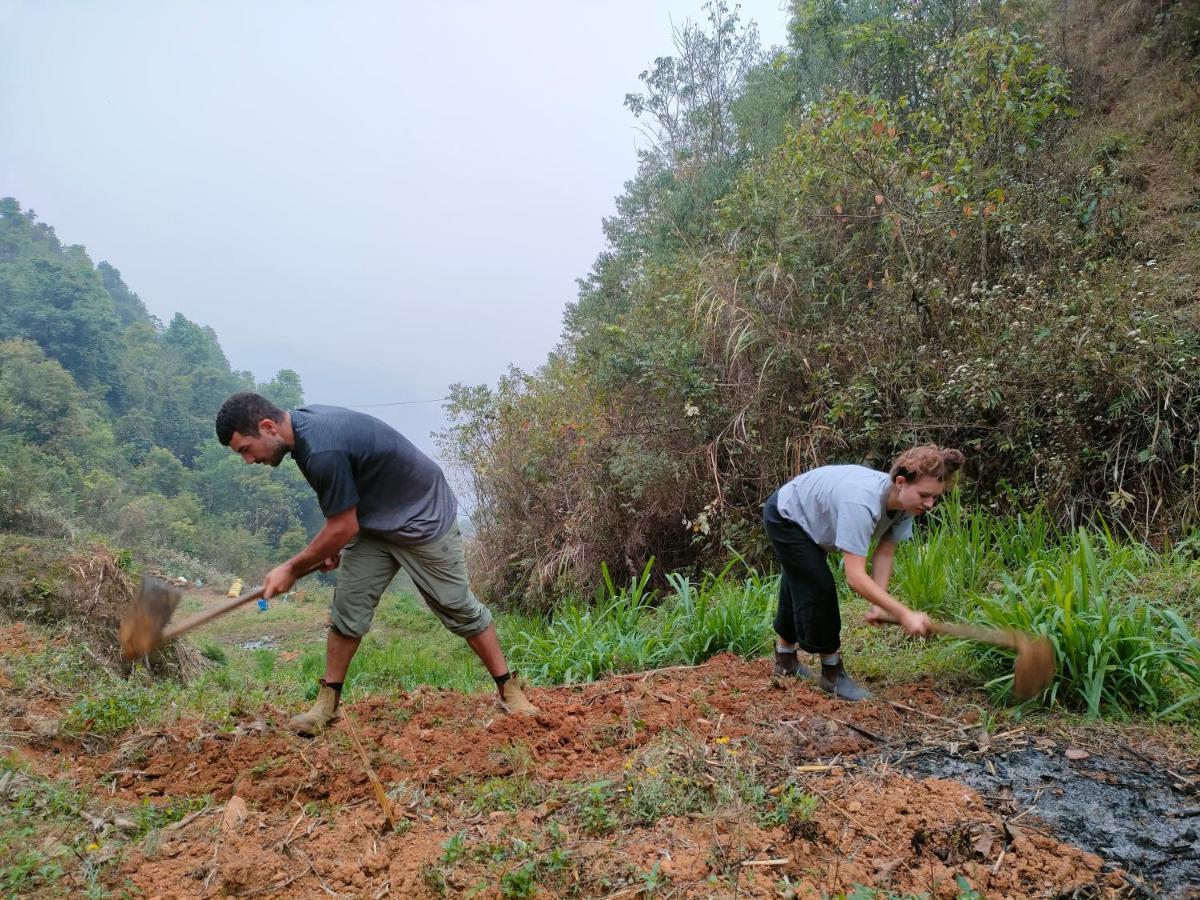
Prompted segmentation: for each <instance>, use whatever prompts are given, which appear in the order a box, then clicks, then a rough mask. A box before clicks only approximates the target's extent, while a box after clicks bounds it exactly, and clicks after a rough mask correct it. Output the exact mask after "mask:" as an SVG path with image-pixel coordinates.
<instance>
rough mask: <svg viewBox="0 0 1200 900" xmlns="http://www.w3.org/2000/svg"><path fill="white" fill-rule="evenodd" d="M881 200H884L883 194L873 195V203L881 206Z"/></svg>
mask: <svg viewBox="0 0 1200 900" xmlns="http://www.w3.org/2000/svg"><path fill="white" fill-rule="evenodd" d="M883 200H884V197H883V194H876V195H875V205H876V206H883Z"/></svg>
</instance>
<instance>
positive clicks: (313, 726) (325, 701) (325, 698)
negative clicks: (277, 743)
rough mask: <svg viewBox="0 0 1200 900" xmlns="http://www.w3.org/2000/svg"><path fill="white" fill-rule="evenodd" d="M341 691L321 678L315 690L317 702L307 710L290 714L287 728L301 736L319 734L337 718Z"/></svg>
mask: <svg viewBox="0 0 1200 900" xmlns="http://www.w3.org/2000/svg"><path fill="white" fill-rule="evenodd" d="M341 698H342V695H341V692H339V691H336V690H334V689H333V688H331V687H329V686H327V685H326V684H325V679H324V678H322V679H321V689H320V690H319V691H318V692H317V702H316V703H314V704H313V705H312V709H310V710H309V711H308V712H303V713H300V714H299V715H296V716H292V719H291V721H290V722H288V728H290V729H291V730H292V731H294V732H296V734H299V735H301V736H303V737H314V736H315V735H317V734H320V733H321V731H323V730H324V729H325V727H326V726H328V725H330V724H331V723H333V722H336V721H337V720H338V714H337V708H338V702H339V701H340V700H341Z"/></svg>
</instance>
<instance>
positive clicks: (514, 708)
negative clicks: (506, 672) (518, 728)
mask: <svg viewBox="0 0 1200 900" xmlns="http://www.w3.org/2000/svg"><path fill="white" fill-rule="evenodd" d="M526 687H527V685H526V684H525V680H524V679H523V678H521V677H519V676H518V675H517V673H516V672H513V673H511V676H510V677H509V679H508V680H507V681H506V682H504V684H502V685H500V705H501V706H503V707H504V711H505V712H507V713H510V714H511V715H514V716H536V715H537V714H538V712H539V710H538V708H537V707H536V706H534V705H533V704H532V703H530V702H529V698H528V697H526V696H525V688H526Z"/></svg>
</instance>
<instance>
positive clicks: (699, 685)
mask: <svg viewBox="0 0 1200 900" xmlns="http://www.w3.org/2000/svg"><path fill="white" fill-rule="evenodd" d="M17 627H18V628H19V626H17ZM9 637H10V638H11V637H12V634H11V633H10V634H9ZM766 672H767V663H766V662H765V661H746V660H742V659H738V658H736V657H732V656H721V657H717V658H715V659H713V660H710V661H709V662H707V663H705V664H704V665H702V666H699V667H696V668H694V669H689V668H682V669H673V670H664V671H661V672H656V673H648V674H644V675H642V674H639V675H635V676H623V677H619V678H611V679H608V680H605V681H602V682H597V683H595V684H590V685H586V686H580V687H559V688H545V689H534V690H533V692H532V699H533V700H534V702H535V703H537V704H538V705H539V707H540V708H541V710H542V712H541V714H540V715H539V716H537V717H536V718H531V719H518V718H512V717H508V716H505V715H504V714H503V713H502V712H501V711H500V710H499V709H498V708H497V707H496V705H495V702H494V700H493V698H492V697H490V696H486V695H463V694H458V693H455V692H451V691H443V690H433V689H421V690H417V691H413V692H410V693H407V694H403V695H400V696H397V697H388V698H383V697H368V698H364V699H360V700H356V701H354V702H352V703H351V705H350V708H351V709H352V711H353V714H354V716H355V721H356V722H357V725H358V730H359V732H360V734H361V736H362V738H363V742H364V744H365V745H366V747H367V748H368V753H369V756H370V759H371V762H372V764H373V765H374V767H375V768H376V770H377V772H378V775H379V777H380V779H381V780H382V782H383V784H384V786H385V787H386V789H387V790H388V793H389V795H390V796H391V797H392V798H393V800H394V801H395V802H396V806H397V809H398V810H399V817H400V821H399V824H398V826H397V827H395V828H390V829H389V828H387V826H386V823H385V821H384V817H383V814H382V811H381V808H380V807H379V805H378V803H377V802H376V801H375V799H374V797H373V795H372V792H371V788H370V785H369V782H368V780H367V776H366V774H365V772H364V769H363V765H362V762H361V760H360V758H359V757H358V755H357V754H356V752H355V750H354V749H353V746H352V744H351V742H350V741H349V739H348V734H347V729H346V725H345V723H344V722H342V723H339V724H337V725H335V726H334V727H332V728H331V729H330V730H329V731H328V732H327V733H326V734H324V735H322V736H321V737H318V738H316V739H314V740H305V739H301V738H298V737H296V736H293V735H291V734H289V733H287V732H286V731H285V730H283V728H282V726H283V724H284V723H285V722H286V719H287V716H288V715H289V714H290V712H291V711H290V710H282V709H276V708H270V707H268V708H264V709H259V710H254V711H248V712H247V713H246V714H245V715H244V716H243V717H242V719H241V721H240V722H239V724H238V725H237V727H236V728H234V729H233V730H226V731H219V730H217V729H216V728H215V727H214V726H213V725H211V724H209V723H206V722H204V721H186V720H185V721H181V722H178V723H176V724H173V725H171V726H169V727H165V728H147V729H144V730H137V731H134V732H132V733H128V734H125V735H123V736H121V737H120V738H118V739H116V740H114V741H111V742H109V743H108V744H107V745H100V744H98V743H94V742H89V741H84V742H80V741H79V740H76V739H70V738H67V737H64V736H62V735H61V734H56V733H55V730H54V729H53V728H52V727H49V726H47V725H46V724H45V722H46V721H47V720H51V719H52V717H53V715H54V713H55V711H54V709H53V708H52V704H51V705H46V704H39V703H38V702H36V701H35V700H32V699H29V698H12V697H10V698H7V699H6V700H5V704H4V710H3V713H4V716H5V720H4V721H3V722H2V723H0V729H2V730H3V733H4V734H5V735H7V736H9V737H8V740H9V743H10V745H11V746H12V747H13V751H12V752H14V753H17V754H18V755H20V756H21V758H22V759H23V761H24V762H25V764H26V765H27V766H28V767H29V768H31V769H32V770H33V771H34V772H36V773H38V774H40V775H42V776H44V777H47V778H54V779H62V780H67V781H69V782H70V783H72V784H73V785H75V786H76V787H78V788H79V789H80V790H82V791H83V792H84V793H85V794H86V795H87V796H88V797H89V809H90V815H92V816H95V817H96V818H97V819H99V820H105V819H106V818H107V819H109V820H114V821H115V818H116V817H117V816H119V815H120V814H121V812H122V810H124V811H129V810H136V809H138V808H144V806H145V805H146V804H151V805H162V806H165V805H168V804H178V803H179V802H180V798H193V802H194V806H195V807H196V808H195V810H194V811H193V812H191V813H190V814H188V815H186V816H184V817H183V818H182V819H181V820H179V821H177V822H175V823H173V824H171V825H168V826H167V827H164V828H161V829H157V830H155V831H153V832H151V833H150V834H148V835H145V836H141V837H139V838H138V839H137V840H134V841H131V842H129V843H128V844H126V845H124V846H121V847H118V846H117V845H116V844H113V843H111V842H110V843H105V842H102V841H98V842H97V851H96V853H97V860H96V861H97V863H102V862H104V859H105V858H106V856H107V858H108V859H109V860H110V864H109V866H108V868H107V869H105V872H106V874H105V876H104V877H105V879H106V880H107V882H108V885H109V887H111V888H113V889H116V890H129V891H132V892H134V893H141V894H144V895H146V896H155V897H198V896H203V897H214V896H294V897H325V896H331V895H338V896H355V897H384V896H395V897H405V898H409V897H412V898H419V897H439V896H478V897H501V896H507V897H559V896H580V897H618V896H626V897H636V896H655V897H679V898H685V897H689V898H690V897H695V898H699V897H787V896H794V897H823V896H832V895H835V894H837V893H841V892H851V891H853V890H855V886H868V887H869V888H871V889H872V890H878V891H879V892H880V894H879V896H888V895H901V894H928V895H932V896H937V897H954V896H958V895H959V894H960V893H962V892H963V891H964V890H966V889H967V888H968V887H969V888H971V889H974V890H975V891H978V892H979V893H980V894H982V895H985V896H988V897H1027V896H1046V897H1058V896H1076V897H1083V896H1135V895H1144V896H1177V897H1186V896H1200V892H1198V891H1197V889H1196V887H1195V885H1196V884H1198V883H1200V868H1198V867H1197V866H1198V863H1197V857H1198V854H1197V852H1196V846H1197V841H1196V834H1197V825H1198V823H1200V817H1198V816H1197V807H1198V806H1200V798H1198V797H1197V796H1196V794H1195V792H1194V789H1195V781H1196V777H1195V776H1196V770H1195V769H1193V768H1186V767H1185V766H1183V765H1181V764H1178V763H1176V764H1175V766H1174V767H1172V766H1169V765H1165V764H1161V763H1157V762H1155V761H1154V759H1155V758H1156V757H1155V756H1154V754H1153V752H1152V751H1150V750H1148V749H1142V750H1138V749H1135V748H1132V747H1124V748H1121V747H1117V746H1114V747H1113V748H1112V750H1113V751H1114V752H1111V753H1108V752H1104V748H1103V747H1092V748H1090V751H1087V752H1085V751H1082V750H1080V749H1079V747H1078V746H1076V745H1077V744H1078V743H1079V741H1077V740H1071V741H1070V742H1068V743H1063V742H1062V740H1061V739H1059V738H1056V737H1054V736H1052V735H1047V734H1046V733H1044V732H1041V733H1035V732H1033V731H1027V730H1026V728H1024V727H1016V728H1009V729H1007V730H1006V731H1003V732H1000V733H996V734H988V733H986V732H985V731H984V730H983V729H982V728H981V727H980V726H979V725H978V724H977V723H973V722H972V721H970V720H971V718H972V711H965V710H966V707H965V706H964V704H963V701H962V698H961V697H959V698H946V697H943V696H940V695H939V694H938V693H937V692H936V691H935V690H934V689H933V687H932V686H931V685H928V684H917V685H908V686H902V687H898V688H892V689H889V690H886V691H885V692H884V693H883V696H882V697H880V698H878V699H876V700H874V701H870V702H867V703H862V704H846V703H840V702H837V701H834V700H832V699H831V698H829V697H827V696H825V695H824V694H822V693H820V692H819V691H817V690H816V689H815V688H814V687H813V686H811V685H810V684H807V683H804V682H798V681H791V682H789V683H781V682H780V681H778V680H773V679H770V678H768V677H766ZM956 710H957V712H958V713H959V715H957V716H956V714H955V711H956ZM973 712H974V714H975V715H977V711H973ZM13 736H16V737H17V738H18V740H17V741H16V742H15V743H14V742H13ZM1068 750H1069V751H1070V756H1071V758H1069V757H1068V756H1067V755H1066V753H1067V751H1068ZM105 833H107V831H106V832H105ZM859 890H860V894H859V895H858V896H873V895H872V894H870V893H863V892H862V891H863V889H859Z"/></svg>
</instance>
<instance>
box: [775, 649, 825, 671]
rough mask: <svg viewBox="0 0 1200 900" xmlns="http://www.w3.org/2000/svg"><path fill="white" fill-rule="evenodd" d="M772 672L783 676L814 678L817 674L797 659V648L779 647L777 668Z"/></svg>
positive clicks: (776, 659)
mask: <svg viewBox="0 0 1200 900" xmlns="http://www.w3.org/2000/svg"><path fill="white" fill-rule="evenodd" d="M771 674H772V675H778V676H779V677H781V678H812V677H813V676H814V675H816V673H815V672H814V671H813V670H812V669H810V668H809V667H808V666H806V665H804V664H803V663H802V662H800V660H799V659H797V657H796V651H795V650H780V649H779V648H778V647H776V648H775V668H774V669H772V670H771Z"/></svg>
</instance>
